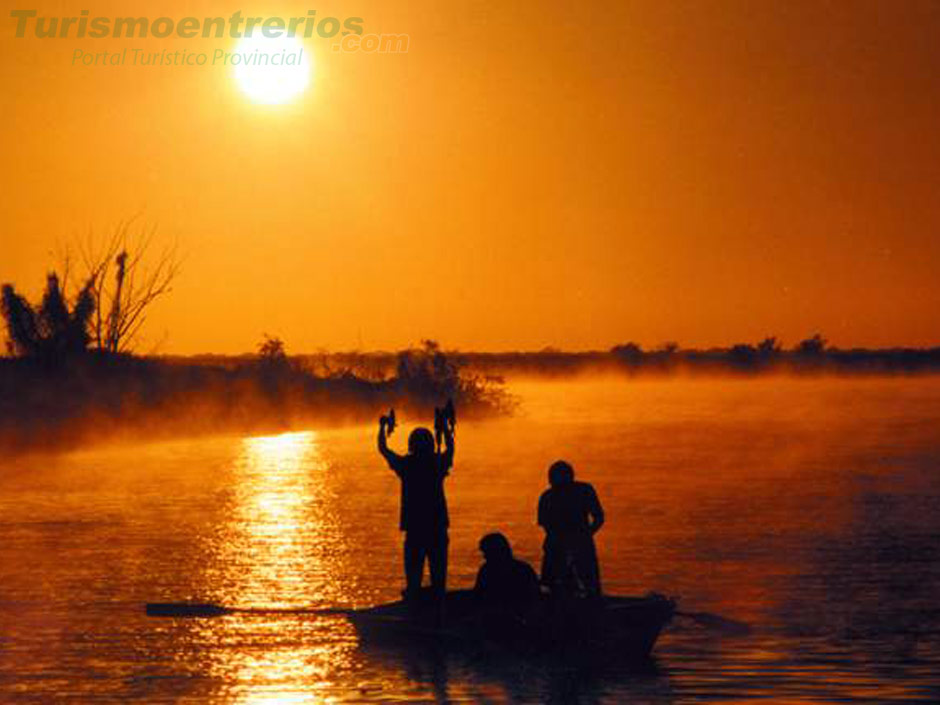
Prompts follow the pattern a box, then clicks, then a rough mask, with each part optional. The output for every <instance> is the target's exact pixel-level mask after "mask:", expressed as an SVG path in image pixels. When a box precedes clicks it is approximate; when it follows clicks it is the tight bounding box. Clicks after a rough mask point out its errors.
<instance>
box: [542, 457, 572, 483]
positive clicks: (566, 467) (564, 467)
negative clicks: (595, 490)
mask: <svg viewBox="0 0 940 705" xmlns="http://www.w3.org/2000/svg"><path fill="white" fill-rule="evenodd" d="M572 482H574V468H573V467H571V464H570V463H568V462H566V461H564V460H558V461H556V462H554V463H552V465H551V467H550V468H549V469H548V484H550V485H551V486H552V487H560V486H561V485H568V484H571V483H572Z"/></svg>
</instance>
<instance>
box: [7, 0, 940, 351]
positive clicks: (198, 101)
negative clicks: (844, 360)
mask: <svg viewBox="0 0 940 705" xmlns="http://www.w3.org/2000/svg"><path fill="white" fill-rule="evenodd" d="M7 5H8V7H9V4H7ZM21 7H23V8H30V9H36V10H37V11H38V12H39V14H40V15H52V16H77V15H78V13H79V12H80V11H81V10H82V9H88V10H89V11H90V12H91V15H100V16H108V17H119V16H130V15H133V16H145V17H148V18H151V19H156V18H158V17H160V16H168V17H171V18H175V19H179V18H182V17H187V16H193V17H197V18H202V17H206V16H213V17H214V16H228V15H230V14H231V13H232V12H234V11H236V10H241V12H242V14H243V15H245V16H272V15H274V16H281V17H293V16H305V15H307V11H308V10H311V9H316V10H317V16H318V17H321V18H322V17H327V16H329V17H336V18H339V19H340V20H344V19H345V18H349V17H361V18H362V20H363V21H362V26H363V28H364V31H365V32H366V33H383V32H384V33H394V34H407V35H409V38H410V45H409V51H408V52H407V53H402V54H381V53H344V52H335V51H332V50H331V46H332V45H333V44H335V43H336V41H338V40H327V39H322V38H317V37H313V38H311V39H306V40H304V46H305V51H307V52H308V53H309V56H310V57H311V60H312V64H313V67H312V78H311V81H310V84H309V87H308V88H307V89H306V90H305V91H304V92H302V93H301V94H300V95H299V96H297V97H296V98H295V99H293V100H291V101H288V102H285V103H282V104H275V105H269V104H261V103H258V102H255V101H253V100H252V99H251V98H250V97H249V96H247V95H246V94H245V92H244V91H243V90H242V87H241V86H240V84H239V83H238V82H237V81H236V79H235V78H234V76H233V70H232V68H231V67H224V66H204V67H187V66H176V67H166V66H164V67H159V66H157V67H154V66H133V65H124V66H97V67H95V66H92V67H84V66H73V65H72V59H73V56H74V52H75V50H76V49H79V50H84V51H89V52H96V51H105V50H107V51H115V50H121V49H123V48H125V47H126V48H130V49H142V50H144V51H147V52H150V51H162V50H163V49H168V50H170V51H175V50H177V49H185V50H186V51H191V52H201V51H204V52H208V53H210V54H211V53H212V52H213V51H214V50H215V49H216V48H222V49H229V50H230V49H231V48H232V47H233V46H234V45H235V44H236V43H237V40H235V39H231V38H224V39H214V38H213V39H179V38H167V39H157V38H148V39H136V38H135V39H127V38H124V39H89V38H83V39H77V38H74V37H73V38H64V39H60V38H55V39H37V38H34V37H32V31H31V28H30V31H29V32H28V33H27V36H26V37H24V38H16V37H15V31H16V21H15V20H14V19H13V18H11V17H10V16H9V14H8V12H9V10H4V11H3V14H2V16H0V82H2V87H3V95H4V99H3V110H2V111H0V129H2V134H3V159H4V167H5V168H4V169H3V172H2V176H0V179H2V184H0V186H2V195H3V197H2V199H0V220H2V222H3V225H4V234H3V240H2V243H3V247H2V256H0V281H4V282H6V281H10V282H13V283H14V284H16V285H17V287H18V288H19V289H21V290H23V291H25V292H26V293H28V294H29V295H30V296H33V297H35V296H38V294H39V292H40V288H41V285H42V283H43V277H44V274H45V272H46V271H47V270H48V269H50V267H52V266H53V265H54V263H55V256H54V252H55V251H56V250H57V248H60V247H61V246H62V245H63V244H64V243H68V242H69V241H75V240H77V239H78V238H80V237H82V236H84V234H85V233H87V232H89V231H93V232H95V233H99V234H101V235H102V236H104V235H105V234H107V232H108V231H109V230H110V229H111V228H113V227H114V225H115V224H116V223H117V222H118V221H120V220H121V219H126V218H129V217H131V216H134V215H135V214H140V216H139V220H140V222H143V223H146V224H156V225H157V226H158V231H159V236H160V237H161V238H162V240H163V241H164V242H178V244H179V249H180V251H181V252H182V254H183V255H184V258H185V261H184V263H183V269H182V272H181V274H180V276H179V278H178V280H177V282H176V286H175V289H174V291H173V293H172V294H171V295H170V296H169V297H168V298H166V299H165V300H163V301H162V302H160V303H159V304H158V305H157V306H156V308H155V309H154V311H153V315H152V318H151V321H150V323H149V326H148V328H147V330H146V337H145V340H144V341H143V342H142V345H141V347H142V348H143V349H145V350H146V349H148V348H149V346H150V345H152V344H156V343H158V342H160V341H163V342H162V345H161V347H160V348H159V349H160V351H161V352H167V353H197V352H222V353H237V352H244V351H248V350H251V349H254V348H255V346H256V344H257V342H258V340H259V339H260V338H261V335H262V333H265V332H267V333H270V334H274V335H278V336H280V337H282V338H283V339H284V341H285V343H286V344H287V347H288V350H289V351H293V352H303V351H314V350H317V349H320V348H328V349H339V350H345V349H351V348H360V349H396V348H400V347H403V346H407V345H409V344H412V343H415V342H417V341H419V340H420V339H422V338H427V337H431V338H435V339H438V340H439V341H441V342H442V343H443V344H444V345H445V346H446V347H460V348H465V349H489V350H506V349H538V348H542V347H544V346H546V345H553V346H557V347H562V348H570V349H587V348H607V347H609V346H611V345H613V344H616V343H620V342H625V341H628V340H633V341H637V342H640V343H642V344H644V345H650V346H652V345H656V344H659V343H662V342H663V341H666V340H676V341H679V342H680V343H682V344H683V345H687V346H710V345H717V344H725V343H734V342H739V341H745V340H747V341H752V340H757V339H760V338H762V337H764V336H767V335H777V336H779V337H781V338H782V339H783V341H784V343H785V344H787V345H790V344H793V343H794V342H796V341H798V340H799V339H801V338H803V337H807V336H808V335H810V334H812V333H814V332H816V331H820V332H822V333H824V334H825V335H826V336H827V337H828V338H829V339H830V340H831V341H832V342H834V343H835V344H838V345H843V346H851V345H868V346H887V345H895V344H898V345H940V278H938V276H937V273H938V271H940V3H936V2H929V1H924V2H886V1H879V2H865V1H862V0H844V1H842V2H784V3H770V2H731V1H727V2H663V1H662V0H656V1H649V2H610V3H595V4H592V5H590V6H588V5H584V6H580V7H579V6H578V5H577V4H572V3H570V2H569V3H561V2H544V1H542V2H512V3H507V2H489V1H484V2H481V1H477V2H459V1H454V2H441V1H440V0H438V1H435V2H431V1H427V2H389V1H388V0H383V1H382V2H374V1H372V0H358V1H356V2H347V3H340V2H331V3H329V4H325V5H318V4H314V3H298V2H243V3H231V2H170V1H169V0H156V1H153V2H133V3H131V2H121V3H115V2H88V3H74V2H56V3H51V2H35V3H32V4H26V5H21Z"/></svg>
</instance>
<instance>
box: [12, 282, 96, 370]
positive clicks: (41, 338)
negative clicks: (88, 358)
mask: <svg viewBox="0 0 940 705" xmlns="http://www.w3.org/2000/svg"><path fill="white" fill-rule="evenodd" d="M0 308H2V314H3V318H4V321H5V323H6V327H7V336H8V337H7V350H8V351H9V352H10V354H12V355H15V356H17V357H24V358H28V359H32V360H38V361H40V362H42V363H44V364H47V365H59V364H62V363H63V362H65V361H66V360H68V359H70V358H74V357H77V356H80V355H82V354H83V353H85V352H86V351H87V349H88V344H89V342H90V340H91V336H90V332H89V328H90V325H91V319H92V316H93V314H94V312H95V300H94V297H93V296H92V291H91V282H88V283H87V284H86V285H85V286H84V287H83V288H82V289H81V291H79V293H78V295H77V296H76V297H75V301H74V303H73V304H72V306H71V309H70V307H69V303H68V301H67V300H66V297H65V294H64V293H63V292H62V287H61V286H60V284H59V277H58V275H57V274H56V273H55V272H52V273H51V274H49V276H48V277H47V279H46V290H45V293H44V294H43V297H42V302H41V303H40V304H39V306H38V309H37V307H35V306H34V305H32V304H30V303H29V302H28V301H27V300H26V299H25V298H24V297H23V296H21V295H20V294H18V293H17V292H16V290H15V289H14V288H13V286H12V285H11V284H4V285H3V291H2V302H0Z"/></svg>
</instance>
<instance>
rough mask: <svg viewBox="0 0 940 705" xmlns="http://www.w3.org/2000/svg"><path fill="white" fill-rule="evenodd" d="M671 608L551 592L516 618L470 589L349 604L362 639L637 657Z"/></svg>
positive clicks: (649, 601)
mask: <svg viewBox="0 0 940 705" xmlns="http://www.w3.org/2000/svg"><path fill="white" fill-rule="evenodd" d="M675 611H676V603H675V601H674V600H671V599H668V598H666V597H663V596H662V595H656V594H650V595H647V596H646V597H615V596H604V597H600V598H570V599H565V600H561V599H555V600H553V599H551V598H549V597H547V596H546V597H543V598H542V600H541V601H540V603H539V604H538V605H536V606H535V607H534V608H533V610H532V611H531V612H530V613H528V614H527V616H526V617H525V618H521V617H518V616H515V615H512V614H509V613H506V612H494V611H488V610H486V609H482V608H481V606H480V605H479V603H478V602H477V600H476V598H475V596H474V594H473V591H471V590H455V591H451V592H448V593H447V595H446V596H445V598H444V600H443V604H441V601H440V600H435V599H434V598H433V596H431V595H430V594H428V593H425V594H423V595H422V596H420V597H419V598H418V599H417V600H412V601H409V602H405V601H398V602H391V603H387V604H384V605H379V606H377V607H370V608H367V609H358V610H350V611H349V612H347V613H346V616H347V617H348V619H349V620H350V621H351V622H352V623H353V625H355V627H356V629H357V631H358V632H359V634H360V637H361V638H362V639H364V640H382V641H385V642H388V641H394V642H396V643H399V642H400V643H402V644H403V645H407V644H409V643H416V642H419V641H427V640H434V641H436V642H438V643H440V644H446V645H450V646H456V647H463V648H466V647H470V648H481V649H484V650H493V649H495V650H501V651H506V650H508V651H511V652H514V653H518V654H545V655H559V656H562V657H564V658H586V659H589V660H591V661H596V660H597V659H598V658H604V659H612V660H617V661H628V662H637V661H642V660H643V659H646V658H648V657H649V655H650V653H651V652H652V650H653V647H654V645H655V644H656V640H657V639H658V638H659V635H660V632H661V631H662V630H663V628H664V627H665V626H666V625H667V624H668V623H669V622H670V621H671V619H672V617H673V615H674V614H675Z"/></svg>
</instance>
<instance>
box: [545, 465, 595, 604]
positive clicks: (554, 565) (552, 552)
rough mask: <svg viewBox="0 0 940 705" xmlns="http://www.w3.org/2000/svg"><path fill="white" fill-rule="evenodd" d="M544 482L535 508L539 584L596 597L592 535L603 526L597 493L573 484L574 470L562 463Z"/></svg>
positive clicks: (561, 590)
mask: <svg viewBox="0 0 940 705" xmlns="http://www.w3.org/2000/svg"><path fill="white" fill-rule="evenodd" d="M548 481H549V484H550V485H551V487H549V489H547V490H546V491H545V492H543V493H542V496H541V497H540V498H539V507H538V523H539V525H540V526H541V527H542V528H543V529H544V530H545V543H544V544H543V550H544V553H543V556H542V583H543V584H545V585H547V586H548V587H549V588H550V589H551V590H552V592H553V593H555V594H574V593H577V592H579V591H583V592H584V593H586V594H587V595H600V593H601V581H600V570H599V568H598V565H597V549H596V548H595V546H594V534H595V533H597V531H598V530H599V529H600V528H601V526H603V525H604V510H603V508H602V507H601V503H600V500H598V498H597V493H596V492H595V491H594V488H593V487H592V486H591V485H589V484H588V483H586V482H575V479H574V468H572V467H571V465H570V464H569V463H567V462H565V461H564V460H559V461H558V462H556V463H553V464H552V466H551V467H550V468H549V469H548ZM579 584H580V585H579Z"/></svg>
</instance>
